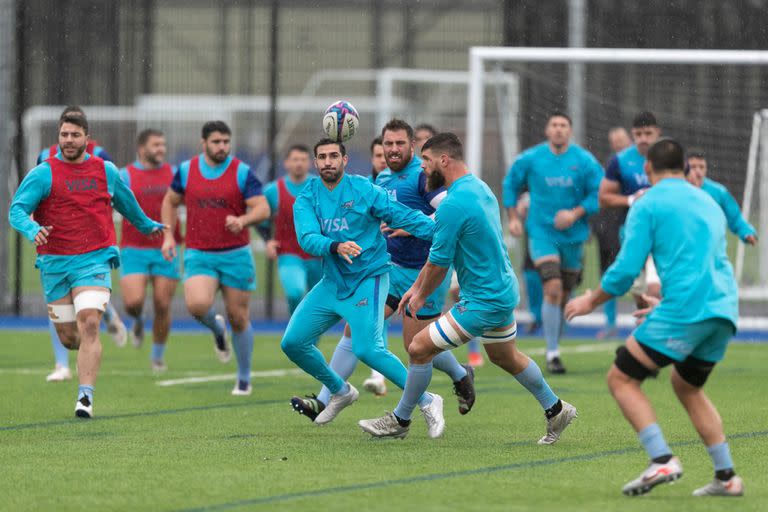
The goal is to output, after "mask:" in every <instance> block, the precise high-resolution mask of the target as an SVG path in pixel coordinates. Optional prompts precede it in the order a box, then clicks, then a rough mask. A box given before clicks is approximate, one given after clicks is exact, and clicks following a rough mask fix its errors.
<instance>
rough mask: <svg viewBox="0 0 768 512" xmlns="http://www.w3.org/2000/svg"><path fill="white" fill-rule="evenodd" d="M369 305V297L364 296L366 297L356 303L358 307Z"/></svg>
mask: <svg viewBox="0 0 768 512" xmlns="http://www.w3.org/2000/svg"><path fill="white" fill-rule="evenodd" d="M367 305H368V297H364V298H362V299H360V302H358V303H357V304H355V306H356V307H358V306H359V307H363V306H367Z"/></svg>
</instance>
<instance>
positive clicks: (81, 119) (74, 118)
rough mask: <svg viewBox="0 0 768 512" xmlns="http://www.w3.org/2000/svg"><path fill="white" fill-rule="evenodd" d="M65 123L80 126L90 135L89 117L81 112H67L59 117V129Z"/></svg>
mask: <svg viewBox="0 0 768 512" xmlns="http://www.w3.org/2000/svg"><path fill="white" fill-rule="evenodd" d="M64 123H70V124H74V125H77V126H79V127H80V128H82V129H83V131H84V132H85V134H86V135H88V119H86V118H85V116H83V115H80V114H74V113H72V114H65V115H63V116H61V118H59V130H61V126H62V125H63V124H64Z"/></svg>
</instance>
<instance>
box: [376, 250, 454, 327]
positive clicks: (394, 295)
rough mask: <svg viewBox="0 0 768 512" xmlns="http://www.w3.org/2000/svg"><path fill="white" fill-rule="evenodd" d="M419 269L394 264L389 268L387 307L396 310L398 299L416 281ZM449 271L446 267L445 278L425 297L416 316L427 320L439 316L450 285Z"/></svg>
mask: <svg viewBox="0 0 768 512" xmlns="http://www.w3.org/2000/svg"><path fill="white" fill-rule="evenodd" d="M420 271H421V269H418V268H405V267H400V266H398V265H394V264H393V265H392V266H391V268H390V270H389V295H388V296H387V305H388V306H389V307H391V308H392V309H394V310H397V306H398V304H399V303H400V299H402V298H403V295H405V292H407V291H408V290H409V289H410V288H411V286H413V283H415V282H416V278H417V277H419V272H420ZM451 273H452V271H451V269H448V273H447V274H446V275H445V279H443V282H442V283H440V286H438V287H437V289H436V290H435V291H434V292H433V293H432V295H430V296H429V297H427V300H426V302H424V307H423V308H421V309H420V310H419V312H418V313H417V314H416V318H418V319H420V320H427V319H430V318H435V317H437V316H440V314H441V313H442V312H443V306H444V305H445V297H446V295H448V289H449V288H450V287H451Z"/></svg>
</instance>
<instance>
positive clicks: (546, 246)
mask: <svg viewBox="0 0 768 512" xmlns="http://www.w3.org/2000/svg"><path fill="white" fill-rule="evenodd" d="M528 250H529V252H530V253H531V259H532V260H533V262H534V263H536V262H537V261H538V260H540V259H541V258H544V257H546V256H557V257H558V258H560V268H562V269H566V270H581V267H582V256H583V255H584V244H583V243H582V242H577V243H570V244H561V243H558V242H556V241H554V240H551V239H549V238H543V237H541V238H533V237H529V238H528Z"/></svg>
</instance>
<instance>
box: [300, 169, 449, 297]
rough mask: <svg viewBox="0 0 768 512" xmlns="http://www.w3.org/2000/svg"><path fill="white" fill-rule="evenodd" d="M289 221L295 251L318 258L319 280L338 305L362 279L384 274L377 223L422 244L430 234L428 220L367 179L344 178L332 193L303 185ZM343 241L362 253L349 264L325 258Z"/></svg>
mask: <svg viewBox="0 0 768 512" xmlns="http://www.w3.org/2000/svg"><path fill="white" fill-rule="evenodd" d="M293 221H294V225H295V227H296V237H297V239H298V241H299V245H301V248H302V249H304V251H306V252H307V253H309V254H311V255H313V256H319V257H322V258H323V279H325V280H327V281H328V282H330V283H332V284H333V285H335V287H336V296H337V298H338V299H345V298H347V297H349V296H350V295H352V294H353V293H354V292H355V290H356V289H357V287H358V286H359V285H360V283H361V282H362V281H364V280H365V279H368V278H370V277H374V276H377V275H380V274H384V273H386V272H388V271H389V265H390V263H389V261H390V257H389V254H388V253H387V243H386V242H385V240H384V235H382V233H381V230H380V229H379V226H380V223H381V222H386V223H387V224H388V225H390V226H392V227H393V228H396V229H397V228H402V229H405V230H406V231H408V232H409V233H412V234H413V235H414V236H417V237H419V238H423V239H427V240H429V239H431V238H432V234H433V232H434V228H435V223H434V221H433V220H432V219H430V218H429V217H427V216H426V215H424V214H423V213H421V212H419V211H417V210H412V209H410V208H408V207H407V206H405V205H403V204H401V203H399V202H397V201H395V200H393V199H391V198H390V197H389V195H388V194H387V192H386V191H385V190H384V189H383V188H381V187H378V186H376V185H374V184H372V183H371V182H370V180H369V179H368V178H366V177H362V176H353V175H349V174H345V175H344V176H343V177H342V178H341V181H340V182H339V183H338V184H337V185H336V187H335V188H334V189H333V190H328V188H326V186H325V185H324V184H323V181H322V180H320V179H316V180H311V181H309V183H307V185H306V186H305V187H304V190H303V191H302V193H301V194H299V197H297V198H296V203H294V205H293ZM347 241H353V242H355V243H357V245H359V246H360V247H361V248H362V251H361V253H360V255H359V256H358V257H356V258H353V259H352V264H349V263H347V262H346V261H345V260H344V259H343V258H342V257H341V256H339V255H338V254H335V253H333V252H331V251H332V246H334V244H335V243H341V242H347Z"/></svg>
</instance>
